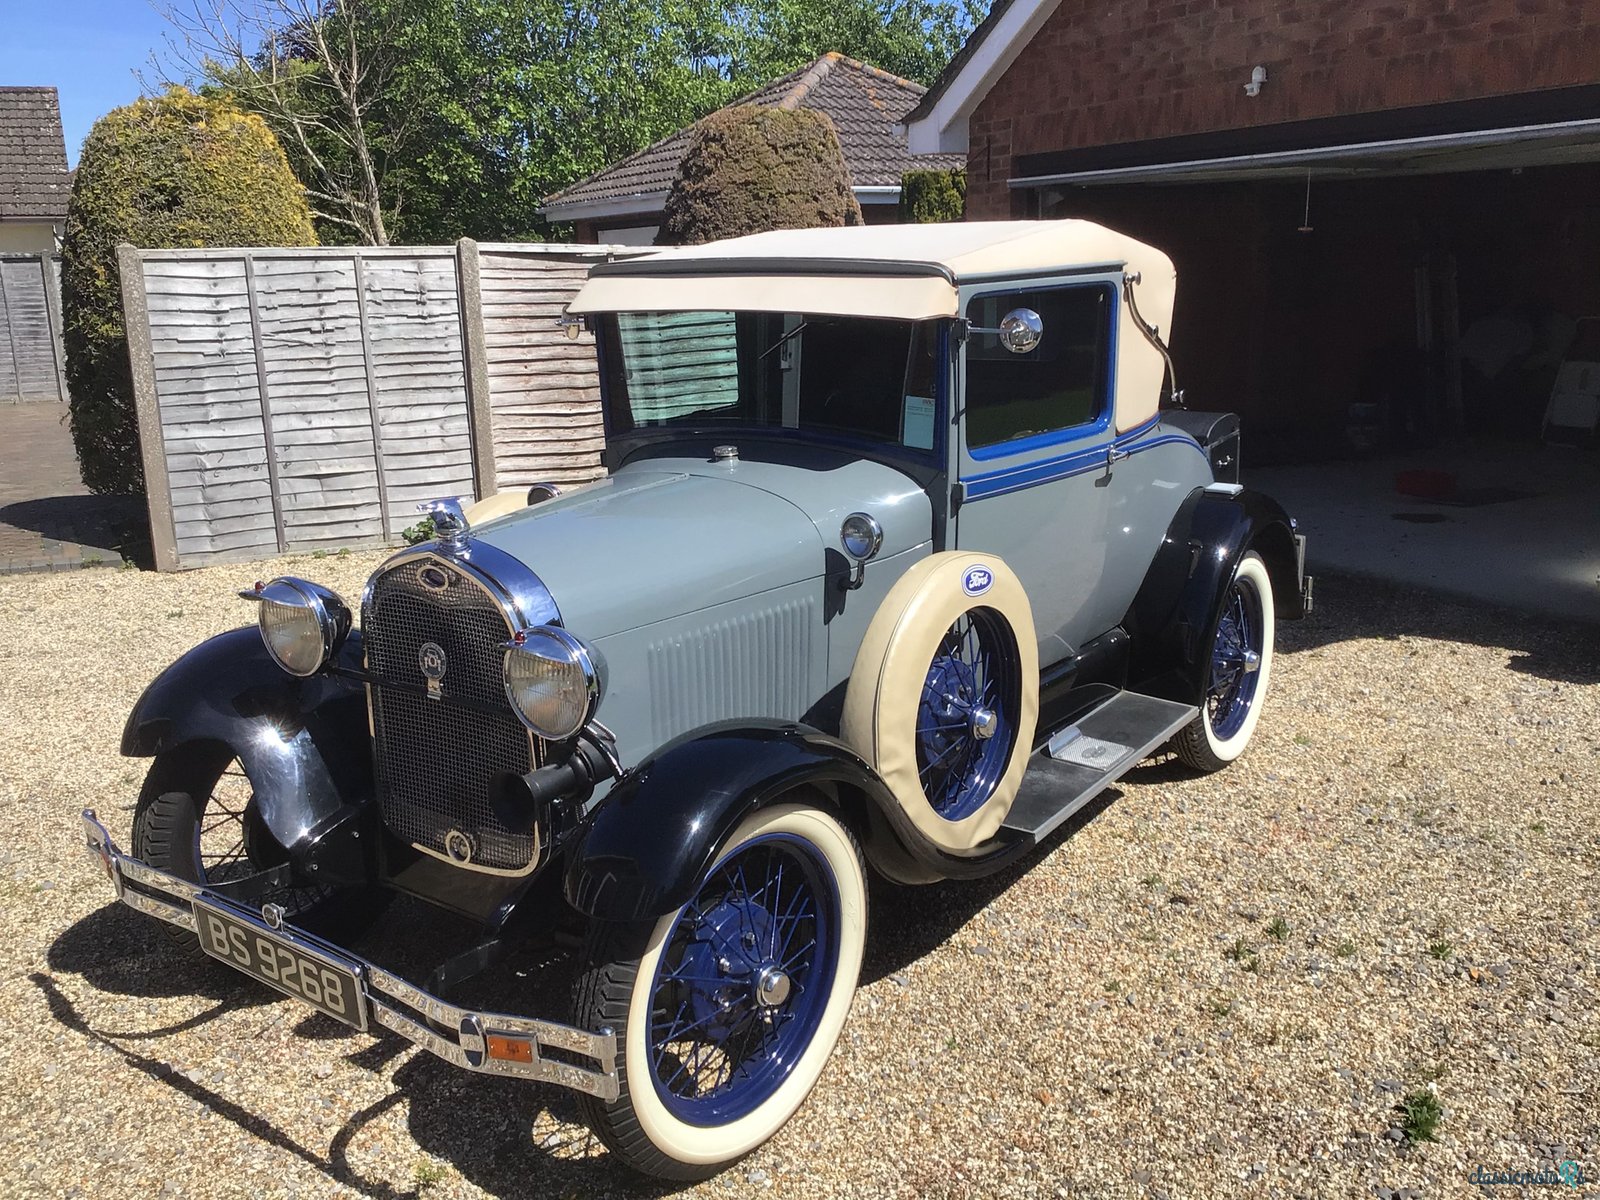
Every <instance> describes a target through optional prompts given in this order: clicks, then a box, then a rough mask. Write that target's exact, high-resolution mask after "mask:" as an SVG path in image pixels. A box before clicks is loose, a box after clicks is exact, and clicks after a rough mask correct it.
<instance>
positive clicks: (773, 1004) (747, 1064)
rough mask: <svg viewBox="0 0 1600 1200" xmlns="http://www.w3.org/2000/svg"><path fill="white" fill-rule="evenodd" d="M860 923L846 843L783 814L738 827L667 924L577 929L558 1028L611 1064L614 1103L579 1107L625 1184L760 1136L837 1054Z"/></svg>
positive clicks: (698, 1163) (730, 1156)
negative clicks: (572, 984) (612, 1043)
mask: <svg viewBox="0 0 1600 1200" xmlns="http://www.w3.org/2000/svg"><path fill="white" fill-rule="evenodd" d="M866 915H867V883H866V874H865V871H864V869H863V867H862V862H861V851H860V849H859V847H858V846H857V845H856V840H855V838H854V837H852V836H851V834H850V832H849V831H848V830H847V829H845V828H844V826H842V825H841V824H839V822H838V821H836V820H835V819H834V818H833V817H831V816H829V815H828V814H827V813H825V812H823V811H822V810H820V809H818V808H814V807H812V806H810V805H806V804H783V805H778V806H775V807H773V808H768V809H763V810H761V811H760V812H757V813H755V814H753V815H752V816H750V817H748V818H747V819H746V820H745V821H744V822H743V823H741V824H740V825H739V827H738V828H737V829H736V830H735V831H734V832H733V834H732V835H731V836H730V837H729V838H728V839H727V841H726V842H725V843H724V844H723V846H722V848H721V850H720V851H719V852H718V854H717V856H716V858H715V860H714V861H713V864H712V866H711V868H710V869H709V870H708V871H707V872H706V873H705V874H704V876H703V877H702V878H701V880H700V882H699V885H698V886H697V888H696V890H695V895H694V897H693V898H692V899H691V900H690V901H689V902H688V903H687V904H685V905H684V906H683V907H682V908H681V909H679V910H678V911H676V912H673V913H669V914H667V915H666V916H664V917H662V918H661V919H660V920H658V921H654V922H642V923H638V924H631V925H630V924H615V923H605V922H596V923H595V924H594V925H593V926H591V928H590V931H589V937H588V945H587V947H586V950H585V957H586V968H585V970H584V973H583V975H582V976H581V978H580V979H579V981H578V985H577V989H576V993H575V997H574V1017H575V1020H576V1023H577V1024H578V1025H580V1026H582V1027H583V1028H586V1029H600V1028H602V1027H605V1026H609V1027H610V1028H611V1029H613V1030H614V1031H615V1032H616V1034H617V1038H618V1042H619V1045H620V1046H621V1050H622V1053H621V1061H620V1063H619V1066H618V1075H619V1077H620V1080H621V1084H622V1090H621V1094H620V1096H619V1097H618V1098H617V1100H616V1101H614V1102H612V1103H609V1104H608V1103H605V1102H604V1101H601V1100H597V1099H593V1098H590V1097H584V1098H583V1100H582V1104H583V1108H584V1113H585V1116H586V1117H587V1118H588V1120H589V1123H590V1124H591V1125H592V1126H593V1128H594V1130H595V1132H596V1133H597V1134H598V1135H599V1136H600V1139H601V1140H602V1141H603V1142H605V1144H606V1145H607V1146H608V1147H610V1149H611V1151H612V1152H613V1153H615V1154H616V1155H618V1157H620V1158H621V1159H622V1160H623V1161H624V1162H626V1163H627V1164H628V1165H629V1166H631V1167H633V1168H635V1169H637V1170H639V1171H642V1172H644V1173H646V1174H649V1175H656V1176H661V1177H664V1178H669V1179H684V1180H688V1179H704V1178H706V1177H707V1176H710V1175H713V1174H715V1173H716V1172H717V1171H719V1170H721V1169H722V1168H723V1167H725V1166H727V1165H728V1164H729V1163H731V1162H733V1161H734V1160H735V1159H737V1158H740V1157H742V1156H743V1155H745V1154H747V1153H749V1152H750V1151H751V1150H753V1149H755V1148H756V1147H757V1146H759V1145H760V1144H761V1143H762V1142H764V1141H766V1140H767V1139H768V1138H770V1137H771V1136H772V1135H773V1134H774V1133H776V1132H777V1131H778V1130H779V1129H780V1128H781V1127H782V1126H783V1124H784V1122H786V1121H787V1120H788V1119H789V1117H790V1116H791V1115H793V1113H794V1111H795V1110H796V1109H797V1108H799V1107H800V1103H801V1101H803V1100H804V1099H805V1098H806V1095H807V1094H808V1093H809V1092H810V1091H811V1088H812V1086H813V1085H814V1084H815V1083H816V1082H817V1078H818V1076H819V1075H821V1073H822V1068H823V1065H824V1064H825V1063H826V1062H827V1060H828V1056H829V1055H830V1054H831V1053H832V1052H833V1047H834V1044H835V1043H836V1042H837V1041H838V1038H839V1031H840V1029H841V1028H842V1027H843V1025H844V1020H845V1017H846V1015H847V1014H848V1013H849V1011H850V1002H851V999H852V997H853V996H854V994H855V986H856V979H857V977H858V976H859V974H860V971H861V954H862V948H863V946H864V943H865V936H866Z"/></svg>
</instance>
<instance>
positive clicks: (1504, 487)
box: [1245, 443, 1600, 623]
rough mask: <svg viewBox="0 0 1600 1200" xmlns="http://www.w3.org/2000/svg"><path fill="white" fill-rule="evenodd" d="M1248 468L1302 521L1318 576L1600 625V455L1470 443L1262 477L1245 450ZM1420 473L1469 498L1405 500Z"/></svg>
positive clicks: (1249, 477)
mask: <svg viewBox="0 0 1600 1200" xmlns="http://www.w3.org/2000/svg"><path fill="white" fill-rule="evenodd" d="M1245 462H1246V471H1245V482H1246V483H1247V484H1249V485H1250V486H1251V487H1256V488H1260V489H1261V490H1262V491H1264V492H1266V493H1268V494H1269V495H1271V496H1274V497H1276V498H1277V499H1278V500H1279V501H1281V502H1282V503H1283V505H1284V507H1285V508H1287V509H1288V510H1289V512H1290V514H1291V515H1292V516H1294V517H1295V518H1296V519H1297V520H1298V521H1299V522H1300V528H1301V530H1302V532H1304V533H1305V534H1306V535H1307V536H1308V538H1309V542H1308V545H1307V560H1308V563H1309V565H1310V567H1311V568H1312V569H1313V570H1315V569H1318V568H1320V569H1323V570H1330V569H1331V570H1336V571H1341V572H1345V573H1353V574H1360V575H1369V576H1373V577H1376V578H1379V579H1385V580H1389V581H1392V582H1394V583H1400V584H1406V585H1410V586H1413V587H1422V588H1428V589H1431V590H1434V591H1439V592H1444V593H1447V594H1450V595H1454V596H1459V597H1462V598H1464V599H1468V600H1475V601H1480V602H1483V603H1486V604H1492V605H1495V606H1497V607H1500V608H1508V609H1513V610H1516V611H1519V612H1526V613H1532V614H1536V615H1540V616H1546V617H1556V618H1560V619H1566V620H1576V621H1584V622H1594V623H1600V454H1597V453H1596V452H1595V451H1593V450H1590V449H1582V448H1575V447H1568V446H1545V445H1515V444H1513V445H1507V444H1504V443H1474V444H1469V445H1465V446H1461V447H1455V448H1451V449H1448V450H1438V451H1430V452H1427V453H1422V454H1413V455H1405V456H1396V457H1387V458H1377V459H1369V460H1366V461H1362V462H1337V463H1320V464H1316V465H1310V466H1292V467H1270V468H1263V469H1261V470H1256V471H1252V470H1250V469H1249V465H1248V464H1249V457H1248V453H1247V454H1246V459H1245ZM1418 470H1422V471H1429V472H1442V473H1443V474H1444V475H1447V476H1451V477H1453V478H1454V480H1455V483H1456V488H1457V494H1458V499H1460V500H1463V501H1466V503H1452V502H1449V501H1445V500H1428V499H1423V498H1420V497H1417V496H1409V495H1402V494H1401V493H1400V492H1399V491H1398V490H1397V481H1398V479H1399V477H1400V476H1401V475H1402V473H1404V472H1412V471H1418ZM1485 501H1486V502H1485Z"/></svg>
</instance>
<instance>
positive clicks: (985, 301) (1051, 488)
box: [955, 278, 1126, 664]
mask: <svg viewBox="0 0 1600 1200" xmlns="http://www.w3.org/2000/svg"><path fill="white" fill-rule="evenodd" d="M1117 304H1118V296H1117V288H1116V284H1115V283H1114V282H1113V281H1112V280H1110V279H1104V278H1101V279H1093V280H1083V281H1079V280H1074V281H1072V282H1070V283H1058V284H1050V285H1044V286H1029V287H1018V286H1017V285H1015V284H1012V285H1010V286H1007V287H1000V288H995V289H991V290H978V291H975V292H974V293H973V294H972V295H971V296H970V298H969V299H968V301H967V304H966V309H965V315H966V318H967V321H968V323H969V327H970V332H969V334H968V337H967V339H966V342H965V345H964V346H963V348H962V355H961V364H960V390H959V405H960V410H959V414H958V420H957V427H958V435H959V436H958V438H957V442H958V448H957V452H956V457H957V464H956V466H957V477H958V479H959V481H960V488H959V495H960V508H959V510H958V511H957V513H956V520H955V525H956V535H955V545H956V547H957V548H958V549H961V550H974V551H984V552H989V553H993V554H997V555H999V556H1000V557H1001V558H1003V559H1004V560H1005V561H1006V562H1007V563H1008V564H1009V565H1010V566H1011V568H1012V569H1013V570H1014V571H1015V572H1016V573H1017V575H1018V576H1019V577H1020V578H1021V580H1022V582H1023V585H1024V586H1025V587H1026V588H1027V591H1028V598H1029V601H1030V602H1031V604H1032V607H1033V618H1034V627H1035V629H1036V630H1037V633H1038V638H1039V661H1040V662H1041V663H1045V664H1048V663H1053V662H1057V661H1059V660H1061V659H1063V658H1066V657H1068V656H1069V655H1071V654H1072V653H1073V652H1074V651H1075V650H1076V649H1077V648H1078V647H1080V646H1081V645H1082V644H1083V643H1084V642H1085V641H1087V640H1088V639H1090V638H1093V637H1095V636H1097V635H1099V634H1101V633H1104V632H1105V631H1106V630H1107V629H1109V628H1110V627H1111V626H1112V625H1114V624H1115V623H1116V621H1117V620H1118V618H1119V617H1120V616H1121V611H1120V610H1118V611H1117V612H1116V613H1111V612H1110V611H1109V610H1110V607H1114V605H1109V603H1108V601H1106V599H1105V598H1104V596H1103V590H1102V589H1101V587H1100V582H1101V576H1102V573H1103V571H1104V569H1105V566H1106V563H1107V561H1108V554H1109V553H1110V551H1111V548H1112V547H1111V539H1112V534H1111V531H1110V530H1109V528H1108V526H1109V524H1110V523H1111V516H1112V513H1113V510H1114V507H1115V506H1114V502H1113V496H1112V492H1113V491H1114V490H1115V484H1116V480H1115V478H1114V473H1113V471H1112V463H1111V461H1110V454H1111V450H1112V448H1113V443H1114V440H1115V428H1114V425H1113V415H1112V414H1113V409H1114V399H1115V398H1114V395H1113V390H1114V384H1113V380H1114V378H1115V363H1114V361H1113V354H1112V347H1113V346H1114V345H1115V332H1116V321H1117ZM1017 309H1027V310H1031V311H1033V312H1035V313H1037V314H1038V316H1039V319H1040V324H1041V326H1042V334H1041V337H1040V339H1039V342H1038V345H1037V346H1036V347H1035V348H1034V349H1032V350H1029V351H1028V352H1026V353H1020V354H1019V353H1014V352H1013V351H1011V350H1009V349H1007V348H1005V346H1004V345H1003V344H1002V339H1001V338H1000V337H999V336H998V335H997V334H995V333H986V332H982V331H983V330H994V329H997V328H998V326H999V325H1000V323H1001V321H1002V319H1003V318H1004V317H1005V315H1006V314H1007V313H1010V312H1012V311H1014V310H1017ZM1125 603H1126V598H1124V605H1125Z"/></svg>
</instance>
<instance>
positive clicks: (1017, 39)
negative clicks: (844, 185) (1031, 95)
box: [906, 0, 1061, 154]
mask: <svg viewBox="0 0 1600 1200" xmlns="http://www.w3.org/2000/svg"><path fill="white" fill-rule="evenodd" d="M1060 4H1061V0H1013V3H1012V4H1011V5H1010V7H1008V8H1007V9H1006V11H1005V12H1004V13H1002V14H1001V16H1000V19H999V21H997V22H996V23H995V25H994V27H993V28H992V29H990V30H989V32H988V34H987V35H986V36H985V37H984V39H983V41H982V42H981V43H980V44H979V45H978V47H977V48H976V49H975V50H974V51H973V52H972V57H971V58H969V59H967V61H966V62H964V63H962V64H961V67H960V69H959V70H958V71H957V72H956V74H955V77H954V78H953V79H951V80H950V81H949V83H948V84H947V85H946V86H945V88H944V90H943V92H941V93H940V95H939V98H938V100H937V101H935V102H934V106H933V109H932V111H930V112H929V113H928V114H927V115H926V116H923V117H919V118H918V119H917V120H915V121H911V122H908V123H907V125H906V140H907V143H908V146H909V149H910V150H911V153H913V154H965V153H966V152H967V119H968V118H969V117H971V116H972V112H973V110H974V109H975V108H977V107H978V105H979V104H980V103H981V102H982V101H983V98H984V97H985V96H987V95H988V94H989V89H990V88H992V87H994V85H995V83H996V82H997V81H998V80H999V78H1000V76H1002V75H1003V74H1005V72H1006V69H1007V68H1008V67H1010V66H1011V64H1012V63H1013V62H1015V61H1016V59H1017V55H1019V54H1021V53H1022V51H1023V49H1024V48H1025V47H1026V46H1027V44H1028V43H1029V42H1031V41H1032V40H1033V36H1034V34H1036V33H1038V32H1039V27H1040V26H1041V25H1043V24H1044V23H1045V21H1046V20H1047V19H1049V17H1050V14H1051V13H1053V12H1055V10H1056V9H1057V8H1059V7H1060Z"/></svg>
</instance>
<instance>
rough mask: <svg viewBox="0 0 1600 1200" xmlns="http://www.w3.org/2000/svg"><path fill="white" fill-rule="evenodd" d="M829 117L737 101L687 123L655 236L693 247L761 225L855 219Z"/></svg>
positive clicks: (783, 226)
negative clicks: (689, 130) (685, 145)
mask: <svg viewBox="0 0 1600 1200" xmlns="http://www.w3.org/2000/svg"><path fill="white" fill-rule="evenodd" d="M860 224H861V208H860V206H859V205H858V204H857V203H856V198H855V193H854V192H852V191H851V189H850V172H849V169H848V168H847V167H846V166H845V163H844V154H843V153H842V152H841V151H840V149H839V136H838V134H837V133H836V132H835V131H834V128H833V122H832V121H830V120H828V118H827V117H826V116H824V115H823V114H821V113H818V112H812V111H811V110H809V109H795V110H789V109H782V108H760V107H757V106H755V105H749V104H741V105H736V106H734V107H733V108H729V109H724V110H723V111H722V112H718V113H712V114H711V115H710V116H709V117H707V118H705V120H703V121H701V122H700V124H699V125H697V126H695V130H694V136H693V137H692V139H691V140H690V142H689V150H688V152H687V153H686V154H685V155H684V156H683V161H682V163H680V164H679V166H678V173H677V175H676V176H675V177H674V178H673V181H672V188H671V190H670V191H669V192H668V193H667V203H666V211H665V213H664V214H663V217H662V221H661V232H660V234H659V235H658V237H657V239H656V240H657V241H658V242H660V243H661V244H662V245H669V246H670V245H697V244H699V243H701V242H710V241H715V240H717V239H718V238H728V237H739V236H740V235H742V234H746V233H760V232H762V231H763V230H767V229H810V228H814V227H816V226H819V225H860Z"/></svg>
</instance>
